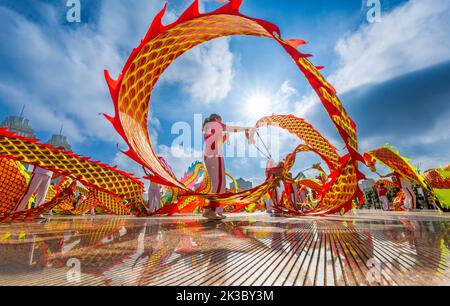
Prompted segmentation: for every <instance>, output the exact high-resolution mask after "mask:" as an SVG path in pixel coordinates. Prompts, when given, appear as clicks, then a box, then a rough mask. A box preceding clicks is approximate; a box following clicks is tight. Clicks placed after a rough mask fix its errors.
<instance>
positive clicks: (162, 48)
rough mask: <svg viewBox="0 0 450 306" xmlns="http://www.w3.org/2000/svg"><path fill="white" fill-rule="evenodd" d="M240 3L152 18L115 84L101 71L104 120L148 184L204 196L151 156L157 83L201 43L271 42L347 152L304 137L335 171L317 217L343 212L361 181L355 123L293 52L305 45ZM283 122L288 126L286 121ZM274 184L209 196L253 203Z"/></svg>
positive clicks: (304, 58)
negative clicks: (109, 104)
mask: <svg viewBox="0 0 450 306" xmlns="http://www.w3.org/2000/svg"><path fill="white" fill-rule="evenodd" d="M241 4H242V0H231V1H229V3H227V4H225V5H224V6H222V7H221V8H219V9H217V10H215V11H213V12H210V13H200V11H199V3H198V0H195V1H194V2H193V3H192V5H191V6H190V7H189V8H188V9H187V10H186V11H185V12H184V13H183V14H182V15H181V16H180V17H179V18H178V20H177V21H175V22H174V23H172V24H169V25H163V24H162V18H163V16H164V14H165V11H166V8H167V4H166V5H165V6H164V8H163V9H162V11H161V12H159V13H158V14H157V15H156V16H155V18H154V20H153V22H152V24H151V26H150V28H149V30H148V32H147V34H146V35H145V37H144V39H143V40H142V41H141V43H140V45H139V46H138V47H137V48H136V49H134V50H133V52H132V53H131V55H130V57H129V59H128V60H127V62H126V64H125V66H124V68H123V70H122V73H121V74H120V75H119V77H118V79H117V80H114V79H113V78H112V77H111V76H110V74H109V72H108V71H105V78H106V81H107V84H108V87H109V89H110V93H111V97H112V100H113V103H114V108H115V115H114V117H112V116H108V115H105V116H106V118H107V119H108V120H109V121H110V122H111V123H112V124H113V126H114V128H115V129H116V130H117V132H118V133H119V134H120V135H121V137H122V138H123V139H124V140H125V142H126V143H127V144H128V147H129V150H128V151H127V152H125V154H126V155H128V156H129V157H130V158H132V159H133V160H134V161H136V162H137V163H139V164H141V165H142V166H144V167H145V168H147V169H148V170H150V171H151V172H152V175H151V176H150V177H149V178H150V179H151V180H152V181H154V182H156V183H160V184H163V185H166V186H169V187H176V188H179V189H180V190H181V191H184V192H185V193H187V194H191V195H198V196H205V195H201V194H199V193H196V192H195V191H193V190H191V189H190V188H188V187H187V186H186V185H185V184H184V183H183V182H181V181H180V180H179V179H177V178H176V177H175V176H174V175H173V173H171V172H170V171H168V170H167V167H165V165H164V164H163V163H162V162H161V161H160V160H159V158H158V156H157V155H156V154H155V152H154V149H153V146H152V143H151V140H150V136H149V132H148V114H149V108H150V100H151V94H152V92H153V89H154V87H155V84H156V83H157V81H158V80H159V78H160V77H161V75H162V73H163V72H164V71H165V70H166V69H167V68H168V67H169V65H170V64H171V63H172V62H173V61H174V60H176V59H177V58H178V57H180V56H181V55H182V54H184V53H185V52H187V51H189V50H190V49H192V48H194V47H195V46H198V45H200V44H202V43H204V42H207V41H210V40H212V39H215V38H219V37H224V36H233V35H249V36H259V37H265V38H268V39H272V40H273V41H275V42H276V43H278V44H279V45H280V46H281V47H282V48H283V49H284V50H285V51H286V53H287V54H288V55H289V56H290V58H291V59H292V60H293V61H294V63H295V64H296V65H297V67H298V68H299V70H300V71H301V73H302V74H303V75H304V76H305V78H306V79H307V81H308V82H309V84H310V85H311V86H312V88H313V89H314V91H315V92H316V93H317V95H318V96H319V98H320V100H321V102H322V104H323V106H324V107H325V109H326V111H327V113H328V115H329V116H330V118H331V119H332V121H333V123H334V125H335V127H336V128H337V130H338V132H339V134H340V135H341V137H342V139H343V141H344V142H345V144H346V148H347V149H348V151H349V154H348V156H346V157H345V158H339V156H338V155H337V153H336V150H335V149H334V148H333V147H332V146H331V145H330V144H329V143H328V142H327V141H326V140H325V139H324V138H323V137H320V136H319V135H320V134H319V135H317V134H316V135H313V134H311V135H308V136H311V137H306V136H304V137H305V138H306V139H307V140H308V141H309V145H310V147H311V148H312V150H313V151H315V152H316V153H318V154H319V155H320V156H322V158H325V159H326V162H327V164H328V165H329V167H330V169H332V170H334V171H333V173H332V174H331V175H330V177H331V180H330V182H329V184H327V185H326V186H324V197H323V200H324V201H325V202H326V205H324V206H323V207H322V209H319V210H318V212H319V213H323V212H333V211H339V210H340V209H341V208H343V207H344V208H345V209H346V207H347V206H348V202H349V201H350V202H351V199H350V197H352V196H355V194H356V190H357V189H358V186H357V180H358V179H359V178H360V177H361V175H360V173H359V171H358V168H357V162H358V161H363V159H362V157H361V156H360V155H359V153H358V151H357V150H358V142H357V136H356V125H355V123H354V122H353V120H352V119H351V118H350V117H349V116H348V115H347V113H346V111H345V109H344V107H343V105H342V103H341V101H340V100H339V98H338V97H337V95H336V91H335V89H334V88H333V86H331V85H330V84H329V83H328V82H327V81H326V80H325V78H324V77H323V76H322V75H321V73H320V71H319V70H320V69H321V68H322V67H316V66H315V65H313V64H312V63H311V62H310V61H309V60H308V57H310V55H308V54H303V53H301V52H300V51H299V50H298V49H297V47H299V46H300V45H301V44H304V43H305V42H304V41H302V40H299V39H288V40H284V39H283V38H282V36H281V33H280V30H279V29H278V27H277V26H276V25H274V24H272V23H269V22H267V21H264V20H260V19H255V18H251V17H248V16H245V15H243V14H241V13H240V11H239V9H240V6H241ZM283 119H285V120H286V121H289V120H288V119H289V118H288V117H285V118H283ZM291 119H292V118H291ZM292 120H293V119H292ZM289 127H290V128H291V129H292V130H294V131H296V130H297V128H298V131H299V132H300V131H301V130H302V128H306V123H305V122H301V121H297V122H296V123H295V125H293V126H289ZM300 134H301V135H303V134H302V133H299V135H300ZM314 137H317V138H314ZM304 140H305V139H304ZM274 184H276V182H274V181H273V180H272V181H270V182H265V183H263V184H262V185H261V186H258V187H256V188H254V189H252V190H251V191H245V192H243V193H240V194H232V195H207V197H209V198H211V199H218V200H221V201H225V202H229V201H242V200H244V199H245V200H253V198H255V197H256V196H261V192H264V193H265V192H266V191H267V189H268V188H271V186H273V185H274ZM358 190H359V189H358ZM341 192H343V193H342V194H341ZM350 194H351V195H350ZM255 199H257V197H256V198H255ZM325 207H327V208H325Z"/></svg>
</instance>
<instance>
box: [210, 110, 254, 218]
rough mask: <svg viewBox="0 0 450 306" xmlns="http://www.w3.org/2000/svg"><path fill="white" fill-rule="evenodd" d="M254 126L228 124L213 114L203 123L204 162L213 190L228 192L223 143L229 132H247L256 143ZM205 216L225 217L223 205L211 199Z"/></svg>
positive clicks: (214, 191)
mask: <svg viewBox="0 0 450 306" xmlns="http://www.w3.org/2000/svg"><path fill="white" fill-rule="evenodd" d="M254 132H255V129H254V128H246V127H238V126H227V125H225V124H223V123H222V118H221V117H220V116H219V115H217V114H212V115H211V116H209V117H208V118H206V119H205V121H204V123H203V133H204V138H205V151H204V162H205V167H206V170H207V171H208V175H209V177H210V179H211V183H212V192H213V193H216V194H222V193H225V192H226V177H225V174H226V171H225V162H224V158H223V143H224V142H225V141H226V140H227V137H228V133H245V135H246V137H247V139H248V141H249V143H250V144H253V143H254V140H253V134H254ZM203 216H204V217H205V218H208V219H210V220H222V219H225V216H224V215H223V207H220V205H219V203H217V202H216V201H210V203H209V205H208V206H206V207H205V210H204V212H203Z"/></svg>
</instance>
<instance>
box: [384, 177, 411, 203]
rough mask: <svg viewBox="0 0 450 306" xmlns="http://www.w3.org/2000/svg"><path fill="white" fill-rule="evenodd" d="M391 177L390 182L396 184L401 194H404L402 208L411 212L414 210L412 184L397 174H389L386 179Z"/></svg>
mask: <svg viewBox="0 0 450 306" xmlns="http://www.w3.org/2000/svg"><path fill="white" fill-rule="evenodd" d="M388 176H391V177H392V181H394V182H395V183H397V184H398V185H399V186H400V188H401V190H402V191H403V193H404V194H405V201H404V204H403V206H404V207H405V209H406V210H412V209H415V208H416V194H415V193H414V190H413V189H412V183H411V182H410V181H409V180H408V179H406V178H405V177H404V176H401V175H400V174H398V173H397V172H393V173H391V174H388V175H387V176H386V177H388Z"/></svg>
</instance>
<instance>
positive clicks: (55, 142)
mask: <svg viewBox="0 0 450 306" xmlns="http://www.w3.org/2000/svg"><path fill="white" fill-rule="evenodd" d="M47 143H48V144H49V145H52V146H54V147H55V148H58V147H63V148H64V149H65V150H66V151H71V150H72V147H71V146H70V144H69V142H68V141H67V137H66V136H63V135H53V136H52V138H51V139H50V140H49V141H48V142H47Z"/></svg>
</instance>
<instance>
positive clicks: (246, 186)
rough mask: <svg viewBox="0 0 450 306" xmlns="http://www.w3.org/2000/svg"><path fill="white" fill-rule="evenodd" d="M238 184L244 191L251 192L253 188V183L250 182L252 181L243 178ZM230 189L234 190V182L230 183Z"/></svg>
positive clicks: (238, 180)
mask: <svg viewBox="0 0 450 306" xmlns="http://www.w3.org/2000/svg"><path fill="white" fill-rule="evenodd" d="M236 182H237V184H238V187H239V188H242V189H244V190H249V189H252V188H253V183H252V182H250V181H246V180H244V179H243V178H239V179H237V180H236ZM230 189H234V183H233V182H231V183H230Z"/></svg>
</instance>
